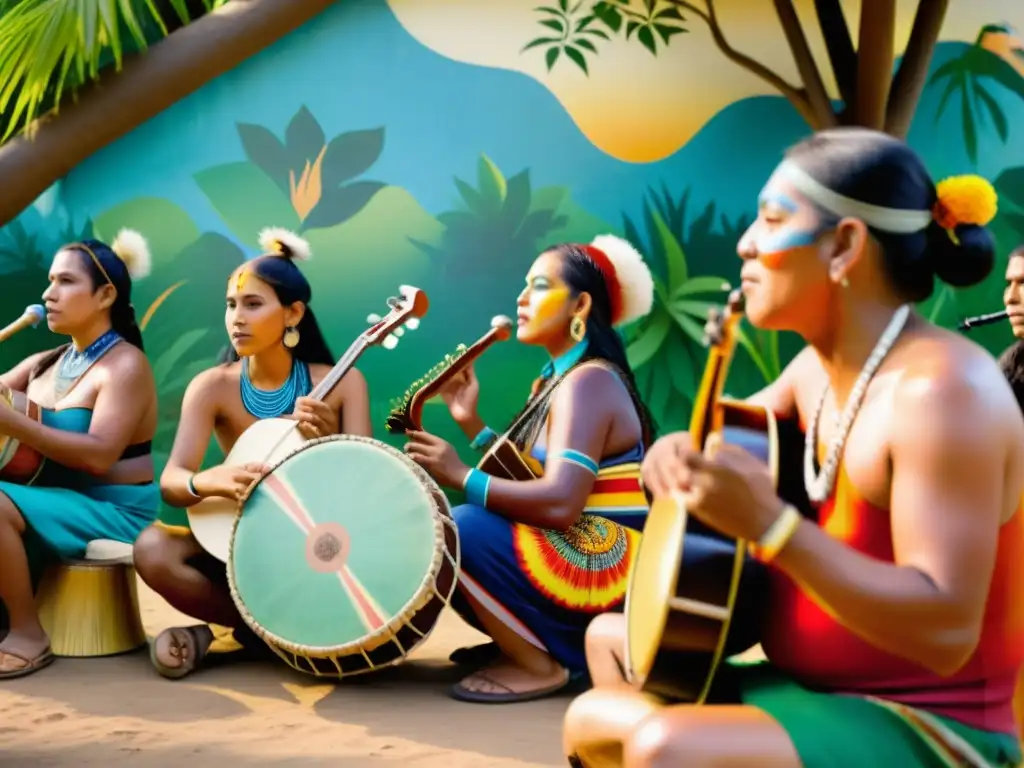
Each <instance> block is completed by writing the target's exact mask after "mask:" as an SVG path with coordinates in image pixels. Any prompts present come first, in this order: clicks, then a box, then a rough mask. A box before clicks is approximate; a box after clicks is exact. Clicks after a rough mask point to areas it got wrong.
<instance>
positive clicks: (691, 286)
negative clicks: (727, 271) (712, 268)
mask: <svg viewBox="0 0 1024 768" xmlns="http://www.w3.org/2000/svg"><path fill="white" fill-rule="evenodd" d="M729 289H730V285H729V281H728V280H726V279H725V278H724V277H715V276H713V275H700V276H698V277H691V278H690V279H689V280H687V281H686V282H684V283H683V284H682V285H680V286H679V287H678V288H677V289H676V290H675V292H674V293H673V294H672V301H675V300H676V299H683V298H686V297H688V296H694V295H696V294H700V293H725V292H726V291H728V290H729Z"/></svg>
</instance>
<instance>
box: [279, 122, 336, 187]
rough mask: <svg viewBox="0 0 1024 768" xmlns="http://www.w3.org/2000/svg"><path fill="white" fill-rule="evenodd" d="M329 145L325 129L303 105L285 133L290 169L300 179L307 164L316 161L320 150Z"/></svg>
mask: <svg viewBox="0 0 1024 768" xmlns="http://www.w3.org/2000/svg"><path fill="white" fill-rule="evenodd" d="M326 143H327V137H326V136H324V131H323V128H321V127H320V123H318V122H317V120H316V118H315V117H313V113H312V112H310V111H309V109H307V108H306V105H305V104H303V105H302V106H301V107H299V111H298V112H296V113H295V115H294V116H293V117H292V119H291V120H290V121H289V122H288V127H287V128H285V131H284V146H285V149H286V150H287V151H288V159H289V161H290V167H291V168H292V170H294V171H295V176H296V177H298V176H299V174H300V173H301V172H302V169H303V168H304V167H305V165H306V163H307V162H310V163H311V162H313V161H314V160H316V156H317V155H319V154H320V150H321V149H323V148H324V144H326Z"/></svg>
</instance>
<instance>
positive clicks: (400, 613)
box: [228, 435, 459, 678]
mask: <svg viewBox="0 0 1024 768" xmlns="http://www.w3.org/2000/svg"><path fill="white" fill-rule="evenodd" d="M458 574H459V540H458V532H457V530H456V528H455V523H454V521H453V520H452V518H451V509H450V507H449V504H448V500H447V499H446V498H445V495H444V493H442V491H441V489H440V488H439V487H438V485H437V483H435V482H434V481H433V480H432V479H431V478H430V476H429V475H427V474H426V472H424V471H423V470H422V469H421V468H420V467H419V466H418V465H417V464H416V463H415V462H413V461H412V460H411V459H409V458H408V457H407V456H406V455H405V454H403V453H402V452H400V451H398V450H395V449H394V448H392V447H391V446H389V445H386V444H384V443H382V442H380V441H378V440H374V439H372V438H366V437H357V436H354V435H332V436H330V437H325V438H321V439H319V440H311V441H309V442H308V443H306V444H304V445H302V446H301V447H299V448H298V449H296V450H295V451H293V452H292V453H291V454H290V455H288V456H286V457H285V458H284V459H282V460H281V461H280V462H279V463H277V464H276V465H275V466H274V467H273V468H272V470H271V471H270V472H269V473H268V474H267V475H266V476H265V477H263V478H262V479H261V480H260V481H259V482H258V483H256V484H255V485H254V486H253V487H252V488H251V489H250V491H249V494H248V496H247V497H246V498H245V499H243V500H242V501H241V503H240V504H239V510H238V514H237V515H236V517H235V524H234V527H233V529H232V533H231V547H230V554H229V558H228V582H229V584H230V587H231V596H232V598H233V599H234V601H235V605H236V606H237V607H238V610H239V612H240V613H241V614H242V618H243V619H244V620H245V622H246V624H248V625H249V627H250V628H251V629H252V630H253V632H255V633H256V634H257V635H259V636H260V637H261V638H263V640H264V641H265V642H266V643H267V644H268V645H269V646H270V647H271V649H273V650H274V652H275V653H277V655H278V656H280V657H281V658H282V659H284V660H285V661H286V662H287V663H288V664H289V665H290V666H292V667H294V668H295V669H297V670H299V671H300V672H306V673H308V674H313V675H318V676H331V677H339V678H340V677H348V676H350V675H356V674H360V673H364V672H369V671H371V670H374V669H377V668H378V667H386V666H392V665H395V664H399V663H401V662H402V661H403V660H404V659H405V658H406V657H407V656H408V655H409V654H410V653H411V652H412V651H413V649H415V648H416V647H417V646H418V645H419V644H420V643H422V642H423V641H424V640H425V639H426V638H427V636H428V635H429V634H430V632H431V631H432V630H433V628H434V625H435V624H436V623H437V620H438V618H439V616H440V613H441V611H442V610H443V609H444V607H445V606H446V605H448V603H449V601H450V600H451V596H452V594H453V593H454V591H455V585H456V581H457V579H458Z"/></svg>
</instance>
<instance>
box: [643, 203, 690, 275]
mask: <svg viewBox="0 0 1024 768" xmlns="http://www.w3.org/2000/svg"><path fill="white" fill-rule="evenodd" d="M651 219H652V221H653V222H654V231H655V234H656V235H657V237H658V242H659V244H660V245H661V248H662V252H663V253H664V254H665V266H666V267H667V269H668V291H669V294H674V293H675V292H676V291H677V290H678V289H679V287H680V286H681V285H683V283H685V282H686V281H687V279H688V278H689V276H690V275H689V269H688V268H687V265H686V254H684V253H683V247H682V246H681V245H680V244H679V241H678V240H676V237H675V235H673V234H672V232H671V231H670V230H669V228H668V227H667V226H665V221H664V219H662V218H661V216H660V215H658V213H657V212H654V211H652V212H651Z"/></svg>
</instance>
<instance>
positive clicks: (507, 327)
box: [491, 315, 513, 341]
mask: <svg viewBox="0 0 1024 768" xmlns="http://www.w3.org/2000/svg"><path fill="white" fill-rule="evenodd" d="M512 326H513V323H512V318H511V317H508V316H507V315H495V316H494V317H492V318H491V330H492V331H494V332H495V334H494V335H495V336H496V337H497V338H496V341H508V340H509V338H511V336H512Z"/></svg>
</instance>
